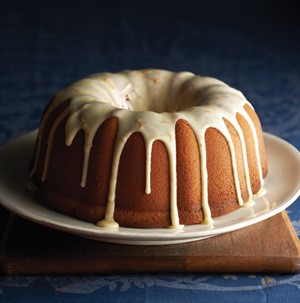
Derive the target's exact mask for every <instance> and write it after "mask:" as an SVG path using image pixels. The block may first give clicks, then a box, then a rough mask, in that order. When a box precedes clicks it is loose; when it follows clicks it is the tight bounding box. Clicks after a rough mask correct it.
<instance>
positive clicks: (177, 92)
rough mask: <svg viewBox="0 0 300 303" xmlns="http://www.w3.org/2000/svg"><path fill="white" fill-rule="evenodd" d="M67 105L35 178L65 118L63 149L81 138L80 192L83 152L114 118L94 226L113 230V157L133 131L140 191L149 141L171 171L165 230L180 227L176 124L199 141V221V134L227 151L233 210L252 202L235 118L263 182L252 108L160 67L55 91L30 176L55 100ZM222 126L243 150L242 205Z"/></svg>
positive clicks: (219, 85) (214, 84)
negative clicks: (139, 154) (139, 143)
mask: <svg viewBox="0 0 300 303" xmlns="http://www.w3.org/2000/svg"><path fill="white" fill-rule="evenodd" d="M66 101H69V105H68V107H67V108H66V109H65V110H64V111H63V112H62V113H61V114H60V115H59V117H58V118H57V120H56V121H55V123H54V125H53V126H52V129H51V131H50V135H49V137H48V147H47V151H46V158H45V163H44V168H43V173H42V181H45V180H47V172H48V166H49V160H50V155H51V149H52V143H53V138H54V135H55V133H56V130H57V128H58V127H59V126H60V124H61V123H62V121H64V120H66V126H65V134H66V142H65V144H66V145H67V146H70V145H72V142H73V139H74V138H75V136H76V134H77V133H78V132H79V131H80V130H83V131H84V134H85V143H84V160H83V167H82V174H81V183H80V186H81V187H85V186H86V182H87V174H88V167H89V158H90V151H91V148H92V146H93V139H94V137H95V134H96V132H97V130H98V129H99V127H100V126H101V125H102V123H103V122H104V121H105V120H106V119H108V118H110V117H116V118H118V130H117V136H116V139H115V147H114V154H113V161H112V169H111V177H110V184H109V193H108V200H107V204H106V211H105V218H104V219H103V220H101V221H100V222H98V225H99V226H101V227H110V228H111V227H117V226H118V223H117V222H115V220H114V210H115V198H116V186H117V178H118V168H119V163H120V157H121V154H122V151H123V149H124V146H125V144H126V142H127V140H128V139H129V137H130V136H131V135H132V134H133V133H135V132H138V133H140V134H141V135H142V136H143V138H144V142H145V149H146V164H145V174H146V183H145V193H146V194H149V193H151V152H152V145H153V142H155V141H156V140H159V141H161V142H163V143H164V146H165V147H166V150H167V153H168V158H169V163H170V165H169V167H170V172H169V173H170V217H171V227H172V228H180V227H182V226H181V225H180V223H179V215H178V207H177V176H176V138H175V135H176V134H175V125H176V122H177V121H178V120H180V119H182V120H186V121H187V122H188V123H189V125H190V126H191V128H192V130H193V132H194V134H195V136H196V139H197V143H198V148H199V151H200V158H201V161H200V162H201V195H202V200H201V201H202V202H201V206H202V209H203V212H204V223H212V216H211V210H210V207H209V201H208V173H207V168H206V146H205V132H206V130H207V129H208V128H215V129H217V130H218V131H219V132H220V133H221V134H222V135H223V136H224V137H225V138H226V140H227V142H228V146H229V149H230V154H231V163H232V170H233V176H234V183H235V189H236V195H237V200H238V203H239V205H240V206H243V205H248V204H250V203H252V198H253V193H252V189H251V181H250V173H249V168H248V161H247V151H246V143H245V138H244V135H243V131H242V129H241V127H240V125H239V123H238V121H237V115H241V116H242V117H243V118H244V119H245V120H246V121H247V123H248V124H249V126H250V128H251V131H252V135H253V138H254V145H255V155H256V161H257V167H258V174H259V179H260V187H261V188H262V186H263V184H264V180H263V173H262V168H261V159H260V152H259V144H258V138H257V133H256V129H255V125H254V123H253V122H252V120H251V118H250V117H249V115H248V113H247V112H246V110H245V106H249V107H251V108H252V106H251V104H250V103H249V102H248V101H247V100H246V98H245V97H244V95H243V94H242V93H241V92H239V91H237V90H235V89H233V88H231V87H229V86H228V85H227V84H225V83H224V82H222V81H219V80H217V79H214V78H209V77H200V76H196V75H194V74H192V73H190V72H179V73H174V72H170V71H165V70H155V69H149V70H141V71H123V72H119V73H115V74H113V73H100V74H95V75H91V76H89V77H87V78H85V79H83V80H80V81H78V82H75V83H74V84H71V85H70V86H68V87H67V88H65V89H63V90H61V91H59V92H58V93H57V94H56V96H55V98H54V101H53V102H52V103H51V105H50V107H49V108H48V110H47V111H46V113H45V116H44V118H43V121H42V123H41V126H40V131H39V135H38V136H39V137H38V145H37V155H38V156H37V157H36V159H35V165H34V167H33V170H32V172H31V175H33V174H34V172H35V169H36V166H37V162H38V157H39V154H40V150H41V137H42V136H43V132H44V128H45V124H46V122H45V121H47V117H48V116H49V115H50V114H51V113H52V112H53V111H54V110H55V109H56V108H57V107H58V106H60V105H61V104H62V103H64V102H66ZM226 122H229V123H230V124H231V125H232V126H233V127H234V129H235V130H236V132H237V134H238V137H239V140H240V142H241V147H242V155H243V163H244V164H243V165H244V172H245V181H246V187H247V191H248V200H247V201H244V200H243V198H242V194H241V190H240V182H239V176H238V171H237V162H236V156H235V150H234V144H233V140H232V138H231V135H230V132H229V130H228V128H227V126H226Z"/></svg>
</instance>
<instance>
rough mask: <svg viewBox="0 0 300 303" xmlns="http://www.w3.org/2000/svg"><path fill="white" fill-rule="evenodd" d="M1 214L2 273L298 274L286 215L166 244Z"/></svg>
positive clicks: (299, 257) (299, 263) (299, 256)
mask: <svg viewBox="0 0 300 303" xmlns="http://www.w3.org/2000/svg"><path fill="white" fill-rule="evenodd" d="M0 213H1V224H0V228H1V230H0V231H1V234H2V238H1V243H0V271H1V273H2V274H6V275H25V274H32V275H35V274H38V275H43V274H66V273H101V274H111V273H144V272H146V273H168V272H181V273H192V272H194V273H196V272H212V273H217V272H218V273H261V272H264V273H267V272H269V273H270V272H275V273H294V272H298V271H299V270H300V244H299V243H300V242H299V239H298V237H297V234H296V233H295V230H294V229H293V226H292V224H291V222H290V220H289V217H288V215H287V213H286V212H282V213H280V214H278V215H276V216H274V217H272V218H270V219H268V220H265V221H263V222H260V223H257V224H255V225H252V226H250V227H247V228H244V229H241V230H238V231H234V232H231V233H227V234H224V235H220V236H216V237H213V238H209V239H205V240H201V241H195V242H190V243H184V244H174V245H173V244H172V245H164V246H155V245H154V246H130V245H118V244H109V243H104V242H96V241H92V240H88V239H83V238H80V237H77V236H73V235H69V234H66V233H63V232H59V231H55V230H52V229H49V228H46V227H43V226H40V225H37V224H35V223H31V222H29V221H26V220H23V219H21V218H19V217H17V216H15V215H13V214H10V213H8V212H7V211H4V210H3V209H0Z"/></svg>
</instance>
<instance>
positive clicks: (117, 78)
mask: <svg viewBox="0 0 300 303" xmlns="http://www.w3.org/2000/svg"><path fill="white" fill-rule="evenodd" d="M30 170H31V173H30V184H31V186H30V188H31V189H33V188H34V193H35V196H36V197H37V199H38V200H39V201H41V202H43V203H45V204H46V205H48V206H49V207H51V208H54V209H56V210H58V211H59V212H62V213H65V214H68V215H71V216H74V217H77V218H79V219H81V220H84V221H89V222H95V223H97V225H99V226H101V227H116V226H124V227H134V228H162V227H173V228H178V227H179V226H182V225H190V224H196V223H201V222H202V223H209V222H211V220H212V218H213V217H217V216H220V215H224V214H227V213H230V212H232V211H234V210H236V209H238V208H239V207H241V206H243V205H245V204H247V203H250V202H251V201H252V197H253V195H254V194H257V193H258V192H259V191H260V192H261V189H262V188H263V182H264V180H263V179H264V177H265V176H266V174H267V160H266V154H265V148H264V141H263V134H262V130H261V125H260V121H259V119H258V117H257V115H256V113H255V111H254V109H253V107H252V106H251V104H250V103H249V102H248V101H247V100H246V98H245V97H244V95H243V94H242V93H241V92H239V91H238V90H235V89H233V88H231V87H229V86H228V85H226V84H225V83H223V82H222V81H219V80H217V79H214V78H209V77H200V76H196V75H194V74H193V73H190V72H178V73H176V72H170V71H166V70H158V69H147V70H138V71H122V72H119V73H99V74H94V75H91V76H89V77H87V78H85V79H83V80H80V81H78V82H75V83H73V84H71V85H70V86H68V87H66V88H64V89H62V90H60V91H59V92H58V93H57V94H56V95H55V96H54V98H53V99H52V100H51V102H50V103H49V105H48V106H47V108H46V110H45V112H44V114H43V117H42V120H41V124H40V128H39V132H38V137H37V143H36V148H35V152H34V155H33V159H32V161H31V164H30Z"/></svg>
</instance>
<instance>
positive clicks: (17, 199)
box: [0, 131, 300, 245]
mask: <svg viewBox="0 0 300 303" xmlns="http://www.w3.org/2000/svg"><path fill="white" fill-rule="evenodd" d="M36 134H37V132H36V131H33V132H30V133H27V134H25V135H23V136H21V137H19V138H17V139H16V140H14V141H12V142H10V143H9V144H7V145H6V146H4V147H3V148H2V149H1V150H0V203H1V204H2V205H3V206H4V207H5V208H7V209H9V210H10V211H11V212H13V213H15V214H17V215H19V216H22V217H24V218H26V219H28V220H31V221H33V222H36V223H39V224H42V225H45V226H48V227H51V228H55V229H58V230H61V231H64V232H68V233H72V234H75V235H78V236H82V237H86V238H90V239H94V240H99V241H106V242H113V243H119V244H133V245H137V244H138V245H154V244H155V245H162V244H175V243H181V242H188V241H195V240H200V239H205V238H207V237H212V236H216V235H219V234H222V233H225V232H229V231H233V230H237V229H240V228H243V227H246V226H249V225H252V224H255V223H257V222H260V221H262V220H265V219H267V218H269V217H271V216H274V215H276V214H277V213H279V212H281V211H283V210H284V209H285V208H287V207H288V206H289V205H291V204H292V203H293V202H294V201H295V200H296V199H297V197H298V196H299V193H300V154H299V152H298V151H297V150H296V149H295V148H294V147H293V146H291V145H290V144H289V143H287V142H286V141H284V140H282V139H280V138H278V137H275V136H273V135H270V134H266V133H265V134H264V137H265V144H266V150H267V157H268V163H269V173H268V177H267V178H266V182H265V189H266V190H267V193H266V194H265V195H264V196H263V197H260V198H257V199H255V204H254V205H253V206H251V207H250V206H249V207H243V208H240V209H239V210H237V211H235V212H233V213H231V214H228V215H225V216H222V217H219V218H215V219H214V224H213V226H208V225H205V224H195V225H190V226H185V227H184V228H183V229H182V230H174V229H167V228H166V229H134V228H124V227H120V228H119V229H118V230H108V229H103V228H100V227H97V226H96V225H94V224H91V223H87V222H83V221H80V220H77V219H75V218H71V217H68V216H65V215H63V214H60V213H57V212H55V211H53V210H50V209H48V208H46V207H44V206H43V205H41V204H39V203H37V202H36V201H35V200H34V199H33V198H32V196H31V195H30V193H29V192H28V191H27V190H26V182H27V178H28V168H27V167H28V163H29V160H30V158H31V156H32V152H33V148H34V144H35V138H36Z"/></svg>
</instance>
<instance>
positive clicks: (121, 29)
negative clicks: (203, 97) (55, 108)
mask: <svg viewBox="0 0 300 303" xmlns="http://www.w3.org/2000/svg"><path fill="white" fill-rule="evenodd" d="M297 6H298V4H297V3H296V1H289V0H288V1H279V2H270V1H240V2H239V1H189V0H187V1H180V2H179V1H178V2H177V1H163V0H161V1H156V0H151V1H132V0H130V1H125V0H119V1H117V0H115V1H108V0H107V1H96V0H89V1H83V0H79V1H70V0H67V1H58V0H55V1H45V0H39V1H37V0H36V1H35V0H27V1H17V0H10V1H0V103H1V107H0V144H1V145H3V144H5V143H6V142H8V141H10V140H11V139H13V138H16V137H18V136H19V135H21V134H22V133H26V132H28V131H30V130H32V129H34V128H37V127H38V125H39V119H40V116H41V113H42V110H43V108H44V107H45V106H46V104H47V102H48V101H49V100H50V98H51V96H52V94H53V93H54V92H55V91H57V90H58V89H59V88H60V87H62V86H64V85H66V84H68V83H70V82H73V81H75V80H78V79H80V78H82V77H84V76H86V75H88V74H91V73H95V72H100V71H117V70H121V69H140V68H145V67H158V68H165V69H170V70H175V71H180V70H188V71H192V72H194V73H197V74H200V75H209V76H213V77H216V78H219V79H222V80H223V81H225V82H226V83H228V84H230V85H232V86H233V87H236V88H237V89H239V90H241V91H242V92H243V93H244V94H245V95H246V97H247V98H248V99H249V101H250V102H251V103H252V104H253V105H254V107H255V109H256V111H257V112H258V114H259V116H260V117H261V121H262V125H263V129H264V130H265V131H267V132H270V133H272V134H274V135H277V136H279V137H281V138H283V139H285V140H287V141H288V142H290V143H292V144H293V145H294V146H295V147H297V148H298V149H300V127H299V126H300V124H299V123H300V85H299V84H300V55H299V54H300V38H299V32H300V31H299V29H300V26H299V20H300V19H299V16H298V8H299V7H297ZM299 203H300V202H299V200H298V201H296V202H295V203H294V204H293V205H292V206H291V207H289V208H288V213H289V215H290V218H291V220H292V223H293V225H294V227H295V229H296V231H297V233H298V235H299V234H300V211H299ZM250 300H251V301H253V302H300V274H296V275H200V274H194V275H192V274H170V275H106V276H100V275H91V276H58V277H50V276H47V277H30V276H25V277H1V278H0V302H200V301H207V302H220V303H221V302H249V301H250Z"/></svg>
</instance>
